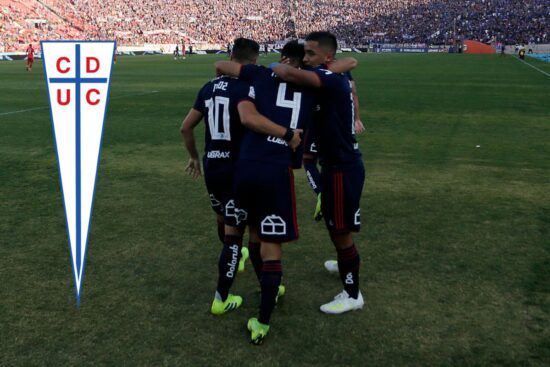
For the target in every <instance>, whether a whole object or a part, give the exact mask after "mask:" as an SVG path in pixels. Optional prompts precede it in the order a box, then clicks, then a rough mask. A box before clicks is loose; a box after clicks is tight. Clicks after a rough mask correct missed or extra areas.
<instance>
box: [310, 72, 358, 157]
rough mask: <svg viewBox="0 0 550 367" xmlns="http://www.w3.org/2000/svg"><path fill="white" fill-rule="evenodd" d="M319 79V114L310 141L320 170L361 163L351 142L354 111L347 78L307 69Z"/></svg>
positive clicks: (346, 76) (342, 75) (353, 135)
mask: <svg viewBox="0 0 550 367" xmlns="http://www.w3.org/2000/svg"><path fill="white" fill-rule="evenodd" d="M309 70H310V71H313V72H314V73H316V74H317V75H318V76H319V79H320V80H321V89H320V93H319V94H318V102H319V111H318V112H317V113H316V114H315V122H314V123H315V128H314V129H312V133H313V140H314V141H315V145H316V148H317V152H318V155H319V163H320V164H321V165H322V166H333V167H338V166H344V165H347V164H350V163H354V162H356V161H357V160H358V159H361V152H360V151H359V145H358V144H357V141H356V140H355V111H354V102H353V95H352V93H351V74H350V73H345V74H335V73H333V72H331V71H329V70H326V69H323V68H322V67H318V68H314V69H309Z"/></svg>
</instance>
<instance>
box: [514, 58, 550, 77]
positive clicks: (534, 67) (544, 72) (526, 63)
mask: <svg viewBox="0 0 550 367" xmlns="http://www.w3.org/2000/svg"><path fill="white" fill-rule="evenodd" d="M516 59H518V60H519V61H521V62H522V63H524V64H525V65H527V66H530V67H532V68H533V69H535V70H536V71H538V72H541V73H543V74H544V75H546V76H547V77H550V74H548V73H547V72H546V71H544V70H541V69H539V68H537V67H536V66H534V65H531V64H529V63H528V62H527V61H525V60H522V59H520V58H519V57H516Z"/></svg>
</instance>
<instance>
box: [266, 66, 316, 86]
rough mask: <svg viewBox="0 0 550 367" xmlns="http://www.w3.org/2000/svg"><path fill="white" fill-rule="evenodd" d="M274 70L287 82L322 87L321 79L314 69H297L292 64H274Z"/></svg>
mask: <svg viewBox="0 0 550 367" xmlns="http://www.w3.org/2000/svg"><path fill="white" fill-rule="evenodd" d="M273 72H274V73H275V74H277V76H278V77H279V78H281V79H283V80H284V81H285V82H288V83H294V84H298V85H303V86H307V87H314V88H320V87H321V79H319V76H317V74H315V73H314V72H313V71H308V70H302V69H296V68H295V67H292V66H290V65H285V64H277V65H275V66H273Z"/></svg>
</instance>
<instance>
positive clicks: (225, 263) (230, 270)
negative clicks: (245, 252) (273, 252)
mask: <svg viewBox="0 0 550 367" xmlns="http://www.w3.org/2000/svg"><path fill="white" fill-rule="evenodd" d="M242 242H243V238H242V237H238V236H225V240H224V245H223V248H222V252H221V253H220V260H219V261H218V287H217V288H216V290H217V291H218V293H219V294H220V297H221V299H222V301H225V300H226V299H227V295H228V294H229V288H231V285H232V284H233V280H234V279H235V276H236V275H237V267H238V266H239V259H240V258H241V247H242Z"/></svg>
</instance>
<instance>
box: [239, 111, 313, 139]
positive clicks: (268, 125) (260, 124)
mask: <svg viewBox="0 0 550 367" xmlns="http://www.w3.org/2000/svg"><path fill="white" fill-rule="evenodd" d="M237 109H238V110H239V116H240V117H241V122H242V124H243V125H244V126H246V127H247V128H249V129H250V130H252V131H255V132H257V133H260V134H264V135H271V136H275V137H277V138H281V139H285V140H286V141H287V143H288V146H289V147H290V149H292V150H296V148H297V147H298V145H300V142H301V141H302V139H301V138H300V133H301V132H302V130H301V129H295V130H290V132H289V129H287V128H285V127H283V126H281V125H279V124H276V123H274V122H273V121H271V120H270V119H268V118H267V117H265V116H264V115H262V114H261V113H259V112H258V110H257V109H256V106H255V105H254V103H252V102H250V101H242V102H241V103H239V105H238V106H237ZM291 133H292V135H291Z"/></svg>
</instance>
